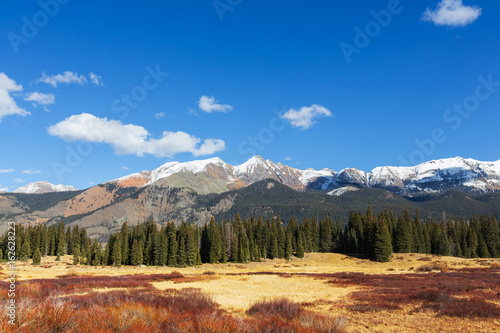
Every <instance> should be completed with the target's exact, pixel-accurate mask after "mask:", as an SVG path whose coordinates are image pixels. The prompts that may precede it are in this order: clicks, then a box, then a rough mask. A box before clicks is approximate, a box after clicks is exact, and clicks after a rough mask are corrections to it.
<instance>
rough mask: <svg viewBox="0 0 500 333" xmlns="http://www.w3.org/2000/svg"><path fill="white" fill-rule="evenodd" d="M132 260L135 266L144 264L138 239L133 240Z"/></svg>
mask: <svg viewBox="0 0 500 333" xmlns="http://www.w3.org/2000/svg"><path fill="white" fill-rule="evenodd" d="M131 260H132V265H134V266H137V265H141V264H142V249H141V246H140V244H139V243H138V242H137V240H136V239H134V241H133V242H132V252H131Z"/></svg>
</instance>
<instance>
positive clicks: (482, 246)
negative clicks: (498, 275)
mask: <svg viewBox="0 0 500 333" xmlns="http://www.w3.org/2000/svg"><path fill="white" fill-rule="evenodd" d="M477 254H478V255H479V257H480V258H489V257H490V252H489V251H488V246H487V245H486V242H485V241H484V238H483V237H482V236H481V237H479V245H478V248H477Z"/></svg>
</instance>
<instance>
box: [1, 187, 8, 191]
mask: <svg viewBox="0 0 500 333" xmlns="http://www.w3.org/2000/svg"><path fill="white" fill-rule="evenodd" d="M8 191H9V188H8V187H0V192H8Z"/></svg>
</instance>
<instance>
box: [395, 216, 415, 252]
mask: <svg viewBox="0 0 500 333" xmlns="http://www.w3.org/2000/svg"><path fill="white" fill-rule="evenodd" d="M410 221H411V217H410V213H409V212H408V210H407V209H405V211H404V213H403V215H402V216H401V217H400V218H399V220H398V223H397V225H396V229H395V230H394V233H395V243H396V252H398V253H409V252H411V249H412V245H411V232H410V223H411V222H410Z"/></svg>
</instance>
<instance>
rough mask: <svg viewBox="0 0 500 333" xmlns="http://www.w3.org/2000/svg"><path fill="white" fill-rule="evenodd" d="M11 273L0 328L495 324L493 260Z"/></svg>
mask: <svg viewBox="0 0 500 333" xmlns="http://www.w3.org/2000/svg"><path fill="white" fill-rule="evenodd" d="M0 267H1V270H0V273H1V275H0V277H1V278H2V280H3V281H4V282H2V283H3V284H5V286H6V285H7V282H5V281H6V279H7V274H6V271H7V266H6V265H5V264H2V265H1V266H0ZM18 268H19V271H18V276H17V289H18V291H17V292H18V299H17V311H18V312H17V320H18V323H17V326H16V327H15V328H13V327H11V326H10V325H8V324H7V322H6V321H3V322H2V324H0V325H1V326H0V331H2V332H437V331H442V332H458V331H462V332H494V331H499V330H500V269H499V268H500V259H462V258H453V257H440V256H431V255H421V254H395V255H394V257H393V258H392V260H391V261H390V262H387V263H378V262H373V261H369V260H364V259H358V258H354V257H349V256H346V255H342V254H331V253H308V254H306V256H305V258H303V259H297V258H293V259H292V260H282V259H275V260H267V261H262V262H255V263H249V264H233V263H228V264H203V265H200V266H195V267H189V268H175V269H172V268H169V267H154V266H153V267H126V266H124V267H100V266H98V267H89V266H80V265H73V262H72V257H71V256H64V257H62V260H61V261H55V257H44V258H43V259H42V263H41V265H40V266H33V265H31V261H28V262H20V263H19V266H18ZM2 290H3V291H2V295H1V297H2V302H6V301H7V294H6V288H4V286H2Z"/></svg>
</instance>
